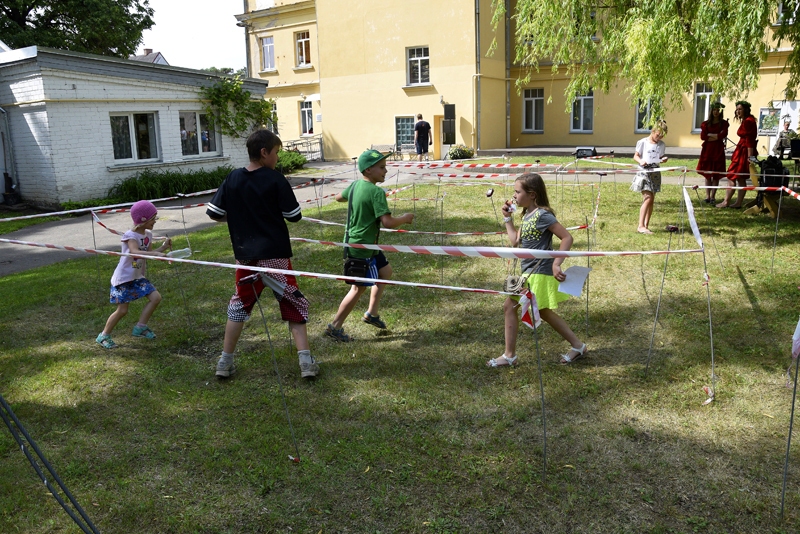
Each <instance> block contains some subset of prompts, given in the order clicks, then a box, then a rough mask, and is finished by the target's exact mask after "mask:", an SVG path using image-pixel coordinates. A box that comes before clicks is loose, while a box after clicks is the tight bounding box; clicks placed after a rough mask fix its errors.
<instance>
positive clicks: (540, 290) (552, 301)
mask: <svg viewBox="0 0 800 534" xmlns="http://www.w3.org/2000/svg"><path fill="white" fill-rule="evenodd" d="M558 283H559V282H558V280H556V278H555V276H552V275H548V274H532V275H530V276H529V277H528V288H530V290H531V293H533V294H534V295H536V307H537V308H539V309H540V310H555V309H556V308H558V303H559V302H563V301H565V300H567V299H568V298H569V295H567V294H566V293H562V292H561V291H559V290H558Z"/></svg>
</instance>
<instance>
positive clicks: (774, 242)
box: [770, 189, 783, 274]
mask: <svg viewBox="0 0 800 534" xmlns="http://www.w3.org/2000/svg"><path fill="white" fill-rule="evenodd" d="M782 203H783V189H781V192H780V196H779V197H778V213H777V214H776V215H775V238H774V239H773V240H772V266H771V267H770V274H775V249H776V248H777V247H778V224H779V223H780V222H781V205H782Z"/></svg>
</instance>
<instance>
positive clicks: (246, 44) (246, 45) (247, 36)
mask: <svg viewBox="0 0 800 534" xmlns="http://www.w3.org/2000/svg"><path fill="white" fill-rule="evenodd" d="M243 2H244V14H245V15H247V14H248V13H250V10H248V9H247V0H243ZM248 28H249V25H245V26H244V49H245V54H246V58H247V59H245V62H244V76H245V78H249V77H250V33H249V32H248V31H247V29H248Z"/></svg>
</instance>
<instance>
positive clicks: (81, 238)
mask: <svg viewBox="0 0 800 534" xmlns="http://www.w3.org/2000/svg"><path fill="white" fill-rule="evenodd" d="M404 163H408V162H404ZM585 165H586V163H583V162H582V163H581V167H582V168H583V167H584V166H585ZM598 167H599V166H598ZM306 168H309V169H317V170H319V171H322V172H321V173H318V174H314V175H312V177H315V178H318V179H319V178H323V177H325V178H346V179H352V178H354V177H355V176H356V173H355V169H354V167H353V164H352V163H336V162H325V163H309V164H307V165H306ZM609 169H610V167H609ZM516 170H517V171H522V170H524V169H516ZM602 170H606V169H605V168H602ZM399 171H400V174H399V176H398V177H395V174H396V173H397V172H398V169H396V168H390V169H389V173H388V174H387V179H386V185H387V186H393V185H394V184H395V183H397V182H399V183H400V184H407V183H411V182H412V181H413V180H414V179H415V178H416V179H419V178H420V175H418V174H416V175H415V174H408V173H406V172H403V169H402V168H401V169H399ZM442 172H445V173H448V174H463V173H464V171H463V170H460V169H452V170H451V169H445V170H443V171H442ZM481 172H485V173H495V172H496V171H495V170H493V169H481ZM576 176H577V178H578V179H579V180H580V181H596V180H597V179H598V177H597V174H595V173H591V172H587V173H586V174H580V175H570V178H569V180H572V179H575V177H576ZM609 178H610V177H609ZM609 178H606V180H609ZM310 179H311V177H309V176H303V177H290V178H289V181H290V182H291V183H292V185H299V184H302V183H305V182H308V181H309V180H310ZM545 179H546V180H547V181H549V177H548V176H545ZM616 181H617V182H618V184H620V186H619V187H621V188H622V190H623V191H624V190H625V188H626V185H625V184H628V183H629V182H630V181H631V176H630V175H620V176H618V177H617V180H616ZM347 183H348V182H346V181H344V180H342V181H334V182H331V183H326V184H325V185H324V186H323V190H322V192H321V194H323V195H329V194H333V193H337V192H339V191H341V190H343V189H344V188H345V187H346V186H347ZM664 183H667V184H669V183H671V184H678V183H679V179H678V178H665V179H664ZM686 183H687V184H694V183H699V184H702V178H700V177H698V176H696V175H694V174H689V175H688V176H687V180H686ZM319 194H320V189H319V187H317V188H316V190H315V188H314V187H310V186H309V187H304V188H301V189H296V190H295V195H296V196H297V199H298V201H300V205H301V206H302V207H303V210H304V211H305V213H306V214H307V215H308V216H310V217H316V214H315V213H314V211H313V210H312V209H310V208H312V207H313V206H315V205H316V204H311V203H304V202H303V201H304V200H310V199H313V198H316V197H317V195H319ZM632 194H633V193H632ZM210 198H211V197H210V196H205V197H191V198H190V199H187V200H186V201H185V202H183V203H181V202H180V201H169V202H164V203H159V204H158V205H157V206H158V207H159V208H161V209H160V210H159V213H158V216H159V219H158V222H157V223H156V227H155V230H154V234H155V235H159V236H163V235H169V236H170V237H172V238H173V242H174V247H175V248H185V247H186V242H185V240H184V239H183V234H184V218H185V231H186V232H195V231H197V230H201V229H203V228H207V227H209V226H212V225H214V224H217V223H215V222H214V221H212V220H211V219H209V218H208V216H207V215H206V209H205V207H198V208H188V209H184V210H166V209H163V208H164V207H167V206H180V205H181V204H199V203H204V202H207V201H208V200H210ZM331 200H332V199H330V198H329V199H325V200H323V203H327V202H330V201H331ZM101 220H102V221H103V223H104V224H106V225H107V226H108V227H110V228H113V229H115V230H119V231H125V230H128V229H130V226H131V219H130V214H129V213H110V214H105V215H102V218H101ZM1 224H3V223H2V222H0V225H1ZM0 237H2V238H6V239H16V240H20V241H32V242H35V243H49V244H54V245H61V246H74V247H81V248H97V249H99V250H110V251H118V250H119V246H120V245H119V236H116V235H114V234H112V233H111V232H108V231H107V230H105V229H104V228H102V227H101V226H99V225H97V224H93V223H92V219H91V215H90V214H88V213H87V214H85V215H82V216H78V217H71V218H68V219H64V220H61V221H53V222H46V223H41V224H36V225H33V226H29V227H27V228H24V229H22V230H19V231H17V232H12V233H9V234H2V235H0ZM82 256H86V254H85V253H82V252H69V251H64V250H54V249H47V248H40V247H29V246H23V245H12V244H8V243H0V277H2V276H6V275H9V274H13V273H19V272H23V271H26V270H28V269H34V268H36V267H41V266H44V265H51V264H54V263H58V262H60V261H65V260H68V259H71V258H78V257H82Z"/></svg>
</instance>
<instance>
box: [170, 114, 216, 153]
mask: <svg viewBox="0 0 800 534" xmlns="http://www.w3.org/2000/svg"><path fill="white" fill-rule="evenodd" d="M178 117H179V118H180V123H181V131H180V134H181V152H182V153H183V155H184V156H196V155H198V154H200V153H204V154H205V153H216V152H217V134H216V132H215V131H214V130H213V129H212V128H211V127H210V125H209V121H208V115H206V114H205V113H198V112H196V111H181V112H180V113H179V114H178Z"/></svg>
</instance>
